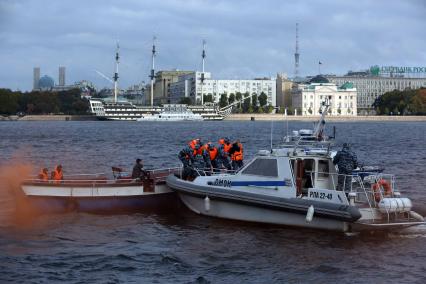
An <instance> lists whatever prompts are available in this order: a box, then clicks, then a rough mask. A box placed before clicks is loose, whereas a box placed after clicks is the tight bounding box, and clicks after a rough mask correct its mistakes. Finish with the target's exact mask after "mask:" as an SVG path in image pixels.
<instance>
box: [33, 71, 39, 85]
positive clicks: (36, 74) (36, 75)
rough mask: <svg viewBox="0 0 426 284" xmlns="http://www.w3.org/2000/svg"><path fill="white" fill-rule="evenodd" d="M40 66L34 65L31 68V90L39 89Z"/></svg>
mask: <svg viewBox="0 0 426 284" xmlns="http://www.w3.org/2000/svg"><path fill="white" fill-rule="evenodd" d="M39 81H40V67H34V70H33V90H37V89H39V83H38V82H39Z"/></svg>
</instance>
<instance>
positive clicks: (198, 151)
mask: <svg viewBox="0 0 426 284" xmlns="http://www.w3.org/2000/svg"><path fill="white" fill-rule="evenodd" d="M203 150H204V147H200V148H198V150H197V149H194V152H193V154H194V157H195V156H197V155H201V156H202V155H203Z"/></svg>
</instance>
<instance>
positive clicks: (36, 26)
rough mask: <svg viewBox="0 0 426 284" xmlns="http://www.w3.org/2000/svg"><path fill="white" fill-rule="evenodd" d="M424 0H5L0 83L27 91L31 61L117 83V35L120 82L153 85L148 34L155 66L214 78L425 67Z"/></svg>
mask: <svg viewBox="0 0 426 284" xmlns="http://www.w3.org/2000/svg"><path fill="white" fill-rule="evenodd" d="M425 15H426V1H425V0H400V1H397V0H377V1H371V0H355V1H352V0H349V1H340V0H324V1H320V0H307V1H305V0H286V1H284V0H263V1H259V0H254V1H251V0H246V1H242V0H227V1H223V0H161V1H148V0H115V1H110V0H84V1H80V0H72V1H68V0H62V1H59V0H56V1H55V0H0V63H1V68H0V88H4V87H6V88H11V89H20V90H30V89H31V88H32V71H33V67H34V66H38V67H40V68H41V74H42V75H49V76H51V77H53V78H54V79H55V81H56V82H57V81H58V66H60V65H61V66H66V68H67V74H66V76H67V78H66V81H67V83H72V82H74V81H78V80H83V79H86V80H89V81H92V82H93V83H95V85H97V86H98V87H104V86H110V85H111V84H110V83H109V82H108V81H107V80H105V79H103V78H102V77H100V76H99V75H98V74H97V73H96V72H95V71H94V70H99V71H100V72H102V73H104V74H106V75H107V76H109V77H112V74H113V72H114V51H115V45H116V41H117V40H119V42H120V46H121V65H120V69H121V70H120V77H121V78H120V85H121V87H128V86H130V85H132V84H136V83H140V82H141V81H146V82H148V80H149V79H148V74H149V70H150V64H151V59H150V52H151V45H152V37H153V35H155V36H156V37H157V51H158V54H157V57H156V69H157V70H170V69H179V70H195V69H198V70H200V69H201V49H202V39H205V40H206V41H207V58H206V71H210V72H212V76H213V77H214V78H217V79H225V78H229V79H238V78H241V79H250V78H254V77H260V76H262V77H263V76H268V77H271V76H275V74H276V73H277V72H284V73H287V74H288V75H289V76H293V73H294V52H295V25H296V22H297V23H299V48H300V72H299V73H300V74H301V75H312V74H316V73H318V61H321V62H322V63H323V64H322V66H321V72H322V73H335V74H343V73H345V72H346V71H348V70H359V69H367V68H368V67H369V66H371V65H374V64H378V65H393V66H425V65H426V17H425Z"/></svg>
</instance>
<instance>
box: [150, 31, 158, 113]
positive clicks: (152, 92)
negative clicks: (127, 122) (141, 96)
mask: <svg viewBox="0 0 426 284" xmlns="http://www.w3.org/2000/svg"><path fill="white" fill-rule="evenodd" d="M156 39H157V37H156V36H154V37H153V38H152V67H151V75H150V76H149V77H150V78H151V107H153V106H154V79H155V74H154V68H155V65H154V58H155V40H156Z"/></svg>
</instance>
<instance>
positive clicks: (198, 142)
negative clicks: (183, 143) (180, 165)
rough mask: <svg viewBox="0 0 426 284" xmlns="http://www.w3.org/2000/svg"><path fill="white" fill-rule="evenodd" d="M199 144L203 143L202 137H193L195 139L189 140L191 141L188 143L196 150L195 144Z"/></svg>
mask: <svg viewBox="0 0 426 284" xmlns="http://www.w3.org/2000/svg"><path fill="white" fill-rule="evenodd" d="M197 144H198V145H200V146H201V145H203V143H202V142H201V139H200V138H197V139H193V140H191V141H189V143H188V145H189V147H191V149H192V150H195V145H197Z"/></svg>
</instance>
